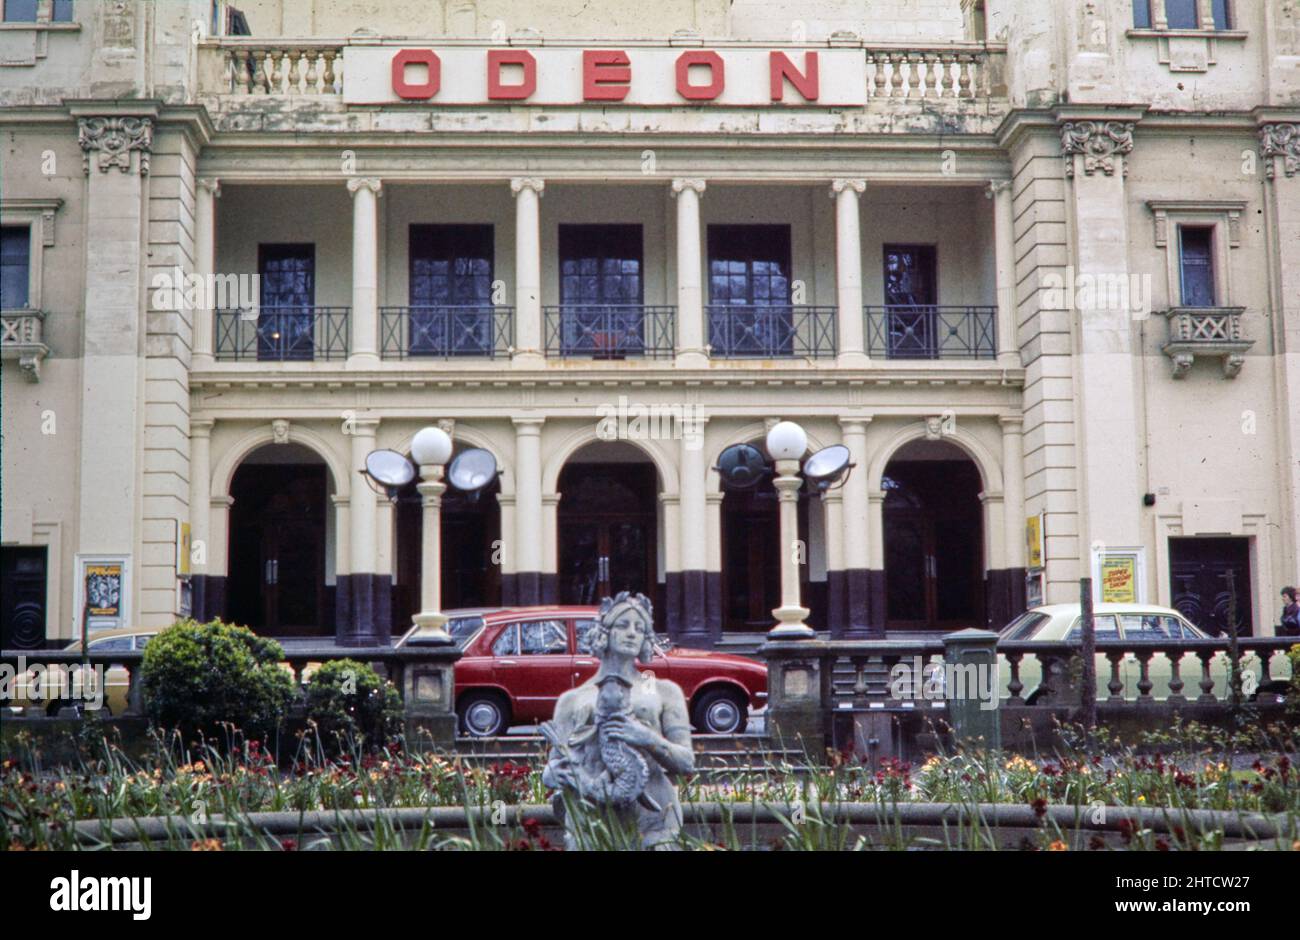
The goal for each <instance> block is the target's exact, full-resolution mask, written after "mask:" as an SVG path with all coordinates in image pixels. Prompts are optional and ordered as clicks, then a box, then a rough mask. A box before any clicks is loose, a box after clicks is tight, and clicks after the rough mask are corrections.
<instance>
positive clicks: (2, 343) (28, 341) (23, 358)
mask: <svg viewBox="0 0 1300 940" xmlns="http://www.w3.org/2000/svg"><path fill="white" fill-rule="evenodd" d="M44 320H45V312H44V311H43V310H6V311H5V312H4V313H3V314H0V352H2V353H3V356H4V359H5V361H8V360H10V359H16V360H17V361H18V368H20V369H22V370H23V374H24V375H26V376H27V381H29V382H39V381H40V380H41V360H42V359H44V358H45V357H46V356H48V355H49V354H50V347H48V346H46V345H45V343H43V342H42V341H41V327H42V325H43V323H44Z"/></svg>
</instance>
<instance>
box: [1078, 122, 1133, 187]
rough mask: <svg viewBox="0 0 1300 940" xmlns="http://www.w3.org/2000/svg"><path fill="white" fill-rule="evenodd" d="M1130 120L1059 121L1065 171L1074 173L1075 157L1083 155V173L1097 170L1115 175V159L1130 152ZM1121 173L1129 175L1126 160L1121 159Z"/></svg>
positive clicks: (1091, 172)
mask: <svg viewBox="0 0 1300 940" xmlns="http://www.w3.org/2000/svg"><path fill="white" fill-rule="evenodd" d="M1134 127H1136V123H1135V122H1133V121H1111V120H1104V119H1097V120H1093V119H1088V120H1077V121H1062V122H1061V124H1060V132H1061V153H1062V154H1064V155H1065V175H1066V176H1067V177H1069V178H1073V177H1074V173H1075V159H1074V158H1075V157H1076V156H1079V157H1082V158H1083V173H1084V175H1085V176H1092V175H1094V174H1095V173H1096V172H1097V171H1098V170H1100V171H1101V172H1102V173H1104V174H1105V175H1106V176H1114V175H1115V159H1116V157H1123V156H1125V155H1126V154H1129V153H1132V152H1133V128H1134ZM1123 171H1124V172H1123V175H1124V176H1128V163H1127V162H1124V163H1123Z"/></svg>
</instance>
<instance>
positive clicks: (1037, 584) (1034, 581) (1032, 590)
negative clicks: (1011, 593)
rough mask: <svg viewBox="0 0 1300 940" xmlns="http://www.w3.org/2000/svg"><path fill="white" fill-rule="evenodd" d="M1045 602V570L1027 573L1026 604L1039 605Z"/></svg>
mask: <svg viewBox="0 0 1300 940" xmlns="http://www.w3.org/2000/svg"><path fill="white" fill-rule="evenodd" d="M1042 603H1043V572H1042V571H1030V572H1028V573H1027V574H1026V575H1025V606H1026V607H1039V606H1041V605H1042Z"/></svg>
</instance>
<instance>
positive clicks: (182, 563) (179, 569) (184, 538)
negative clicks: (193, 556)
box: [176, 522, 190, 578]
mask: <svg viewBox="0 0 1300 940" xmlns="http://www.w3.org/2000/svg"><path fill="white" fill-rule="evenodd" d="M176 574H177V576H178V577H181V578H188V577H189V576H190V524H189V523H188V522H182V523H181V524H180V537H179V538H178V539H177V540H176Z"/></svg>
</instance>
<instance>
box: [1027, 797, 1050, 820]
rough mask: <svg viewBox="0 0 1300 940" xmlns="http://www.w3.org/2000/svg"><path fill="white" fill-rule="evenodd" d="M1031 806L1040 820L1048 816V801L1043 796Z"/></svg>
mask: <svg viewBox="0 0 1300 940" xmlns="http://www.w3.org/2000/svg"><path fill="white" fill-rule="evenodd" d="M1029 805H1030V806H1032V807H1033V808H1034V815H1035V816H1037V817H1038V818H1039V819H1042V818H1043V817H1044V816H1046V815H1047V800H1045V799H1043V798H1042V797H1041V796H1040V797H1039V798H1038V799H1036V800H1034V802H1032V803H1030V804H1029Z"/></svg>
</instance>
